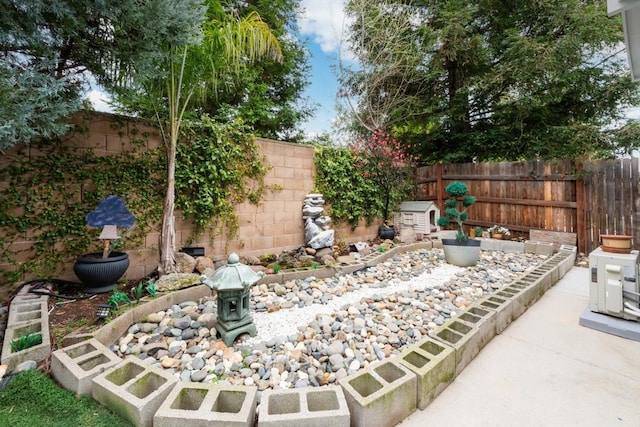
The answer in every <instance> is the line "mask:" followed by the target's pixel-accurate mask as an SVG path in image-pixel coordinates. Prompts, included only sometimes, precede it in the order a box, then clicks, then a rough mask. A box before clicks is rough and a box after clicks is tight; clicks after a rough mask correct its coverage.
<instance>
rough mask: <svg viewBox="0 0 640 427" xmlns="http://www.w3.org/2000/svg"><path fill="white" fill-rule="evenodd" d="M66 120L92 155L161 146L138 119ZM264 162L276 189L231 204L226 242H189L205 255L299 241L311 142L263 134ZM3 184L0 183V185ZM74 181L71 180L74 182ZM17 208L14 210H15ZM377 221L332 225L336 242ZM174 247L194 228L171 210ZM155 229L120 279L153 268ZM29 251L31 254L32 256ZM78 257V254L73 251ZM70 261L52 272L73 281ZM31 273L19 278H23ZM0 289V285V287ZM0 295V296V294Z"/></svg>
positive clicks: (364, 236)
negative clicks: (232, 225) (231, 229)
mask: <svg viewBox="0 0 640 427" xmlns="http://www.w3.org/2000/svg"><path fill="white" fill-rule="evenodd" d="M72 122H73V123H74V124H76V125H79V126H80V127H82V128H84V129H86V132H71V133H69V134H68V135H65V137H64V138H63V140H64V141H65V144H68V145H69V146H72V147H76V148H79V149H80V150H81V151H82V150H89V149H91V150H93V152H94V153H96V154H97V155H98V156H109V155H113V154H118V153H122V152H131V151H133V150H134V149H141V150H145V149H147V150H151V149H158V148H161V147H162V140H161V138H160V136H159V135H158V132H157V130H156V126H155V123H153V122H145V121H142V120H131V119H129V118H123V117H118V116H116V115H111V114H106V113H94V112H87V113H81V114H78V115H76V116H75V117H74V118H73V120H72ZM256 142H257V144H258V147H259V149H260V152H261V154H262V155H263V158H264V161H265V164H267V165H270V166H271V170H270V171H269V173H268V174H267V176H266V177H265V184H267V185H275V186H277V187H278V188H279V190H277V191H273V192H267V194H266V197H265V199H264V200H263V201H262V202H261V203H260V205H259V206H254V205H252V204H250V203H243V204H241V205H239V206H237V207H236V214H237V215H238V219H239V231H238V236H237V237H236V238H234V239H232V240H226V238H224V237H223V236H216V237H215V238H211V237H210V236H209V234H208V233H204V234H203V236H202V237H201V238H200V239H199V240H198V241H196V242H193V243H191V245H192V246H203V247H204V248H205V254H206V255H208V256H222V257H224V258H226V256H227V255H228V254H229V253H231V252H237V253H238V254H240V255H245V256H249V255H253V256H260V255H264V254H266V253H274V254H279V253H280V252H283V251H286V250H290V249H295V248H298V247H300V246H302V245H304V224H303V222H302V204H303V202H304V198H305V196H306V194H308V193H310V192H312V191H313V190H314V188H315V183H314V176H315V165H314V163H313V159H314V153H315V150H314V148H313V147H312V146H309V145H303V144H292V143H288V142H280V141H273V140H268V139H263V138H258V139H257V140H256ZM140 144H143V145H142V147H140ZM39 155H42V154H41V153H40V152H38V150H36V149H35V148H33V147H14V148H13V149H11V150H8V151H7V153H6V154H4V155H3V156H1V158H0V168H2V167H6V166H9V165H11V164H12V162H14V161H15V160H16V159H18V158H24V157H25V156H32V157H33V156H39ZM3 185H4V186H5V187H6V186H8V185H9V184H8V183H2V182H0V189H1V188H3ZM74 185H75V184H74ZM77 187H78V188H77V197H78V198H79V199H80V198H81V197H82V191H83V188H82V186H80V185H77ZM16 209H19V208H16ZM379 225H380V221H378V222H374V223H373V224H371V225H369V226H367V225H366V223H365V221H362V222H361V223H360V224H359V225H358V227H357V228H356V229H355V230H351V229H350V227H349V226H348V225H340V226H338V225H336V224H333V228H334V229H335V239H336V242H338V241H344V242H346V243H354V242H357V241H361V240H369V239H372V238H374V237H376V236H377V229H378V226H379ZM175 232H176V247H177V248H178V249H179V248H181V247H182V246H186V245H187V244H188V242H189V240H190V239H191V238H192V237H193V236H194V235H195V227H194V226H193V225H192V224H191V223H190V222H188V221H185V220H183V219H182V213H181V212H179V211H176V221H175ZM159 235H160V229H159V226H158V228H156V229H152V230H151V231H150V232H149V233H148V234H147V236H146V239H145V242H144V244H143V245H142V246H141V247H139V248H134V249H131V250H127V253H128V254H129V260H130V267H129V268H128V269H127V272H126V273H125V277H126V278H129V279H136V278H140V277H144V276H146V275H148V274H150V273H151V272H153V271H154V269H156V268H157V266H158V242H159V240H158V239H159ZM34 238H35V237H33V236H29V234H28V233H26V234H25V235H24V236H20V238H19V239H18V240H17V241H15V242H14V243H13V246H14V247H15V248H16V249H24V251H23V253H21V254H18V255H17V261H18V262H24V261H26V260H27V259H28V257H29V254H30V253H31V252H30V251H29V248H31V247H32V246H33V243H34V242H33V239H34ZM32 255H33V254H32ZM78 255H80V254H78ZM73 262H74V261H73V260H69V263H68V265H65V266H64V269H63V271H62V272H61V273H60V274H58V275H56V277H58V278H61V279H67V280H72V281H77V280H78V279H77V277H76V276H75V274H74V273H73ZM0 269H2V270H6V271H11V270H15V269H16V266H13V265H10V264H8V263H3V261H2V260H0ZM31 278H33V277H30V276H25V277H24V280H28V279H31ZM0 289H1V287H0ZM0 299H2V295H0Z"/></svg>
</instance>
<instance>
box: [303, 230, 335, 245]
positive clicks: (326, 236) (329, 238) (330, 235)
mask: <svg viewBox="0 0 640 427" xmlns="http://www.w3.org/2000/svg"><path fill="white" fill-rule="evenodd" d="M333 241H334V230H324V231H321V232H320V233H318V234H316V235H315V236H314V237H313V239H311V240H310V241H309V246H311V247H312V248H313V249H320V248H327V247H331V246H333Z"/></svg>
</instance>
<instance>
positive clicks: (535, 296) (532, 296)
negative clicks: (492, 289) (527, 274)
mask: <svg viewBox="0 0 640 427" xmlns="http://www.w3.org/2000/svg"><path fill="white" fill-rule="evenodd" d="M505 293H510V294H511V300H512V301H513V303H514V304H515V306H514V315H515V317H520V315H521V314H522V313H524V312H525V311H526V310H527V309H528V308H529V307H531V306H532V305H533V304H535V302H536V301H538V300H539V299H540V297H541V296H542V294H543V293H544V289H543V287H542V285H541V284H540V280H539V279H538V280H533V281H525V280H523V279H520V280H518V281H517V282H515V283H512V284H511V285H509V286H507V287H505V288H503V289H501V290H500V292H497V293H496V295H498V296H504V295H505Z"/></svg>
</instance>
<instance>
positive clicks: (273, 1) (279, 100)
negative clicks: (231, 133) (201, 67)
mask: <svg viewBox="0 0 640 427" xmlns="http://www.w3.org/2000/svg"><path fill="white" fill-rule="evenodd" d="M224 3H228V6H227V7H228V8H231V9H233V10H234V12H235V13H237V14H238V16H241V17H242V16H247V15H248V14H250V13H252V12H255V13H258V14H259V15H260V17H261V18H262V20H263V21H264V22H265V23H267V24H268V25H269V28H270V29H271V32H272V33H273V34H274V35H275V36H276V38H277V39H278V42H279V43H280V46H281V49H282V58H281V60H279V61H275V60H273V59H271V58H261V59H257V60H256V61H254V62H253V63H251V64H250V65H244V67H243V70H242V72H241V73H234V74H233V75H227V76H225V79H226V80H227V81H230V82H232V84H227V85H224V86H222V87H220V88H219V90H218V92H217V93H215V94H210V96H209V97H208V100H207V103H206V107H205V110H204V111H207V112H208V113H209V114H211V115H212V116H218V117H219V118H222V119H225V120H228V119H229V118H239V119H241V120H242V121H243V122H244V123H246V124H248V125H249V126H251V127H253V129H254V131H255V133H256V134H257V135H260V136H262V137H265V138H273V139H283V140H287V141H294V142H297V141H301V140H302V139H303V137H304V134H303V131H302V130H301V128H300V124H301V123H302V121H304V120H305V119H306V118H308V117H309V116H310V115H311V114H312V113H313V111H314V107H313V106H312V104H311V102H310V101H309V99H307V98H304V97H303V91H304V89H305V88H306V86H307V85H308V83H309V82H308V79H309V73H310V65H309V57H308V52H307V50H306V49H305V48H304V46H302V44H301V42H300V41H299V40H298V39H297V38H296V37H294V36H293V35H294V34H296V33H297V31H298V28H297V18H298V15H299V13H300V0H249V1H236V0H230V1H227V2H224Z"/></svg>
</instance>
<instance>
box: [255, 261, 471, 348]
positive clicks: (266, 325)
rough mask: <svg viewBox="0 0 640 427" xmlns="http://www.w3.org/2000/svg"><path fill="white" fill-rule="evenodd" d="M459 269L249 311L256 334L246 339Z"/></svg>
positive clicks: (439, 279) (269, 335)
mask: <svg viewBox="0 0 640 427" xmlns="http://www.w3.org/2000/svg"><path fill="white" fill-rule="evenodd" d="M463 271H465V269H464V268H461V267H456V266H453V265H450V264H443V265H440V266H438V267H435V268H433V269H430V270H428V271H425V272H423V273H422V274H420V275H419V276H416V277H412V278H411V279H410V280H407V281H400V280H398V279H393V280H390V281H389V286H386V287H384V288H370V287H364V286H365V285H363V288H361V289H358V290H355V291H351V292H348V293H347V294H345V295H343V296H341V297H334V298H333V299H331V300H329V301H328V302H327V304H312V305H309V306H305V307H302V308H299V307H292V308H288V309H282V310H279V311H276V312H273V313H267V312H252V313H251V315H252V316H253V322H254V324H255V325H256V327H257V329H258V333H257V335H256V336H254V337H251V338H249V339H247V341H246V343H247V344H255V343H259V342H261V341H269V340H271V339H273V338H276V337H280V336H287V337H288V336H290V335H294V334H296V333H298V332H299V329H298V326H302V325H305V326H306V325H308V324H309V323H311V322H312V321H313V320H315V319H316V315H322V314H327V315H329V314H332V313H334V312H335V311H336V310H339V309H341V308H342V307H344V306H346V305H352V304H355V303H358V302H360V301H361V300H362V298H367V297H372V296H374V295H379V296H387V295H391V294H396V293H398V292H402V291H407V290H424V289H429V288H432V287H435V286H438V285H442V284H444V283H445V282H447V281H449V280H451V278H452V277H454V276H455V275H456V274H458V273H461V272H463Z"/></svg>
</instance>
